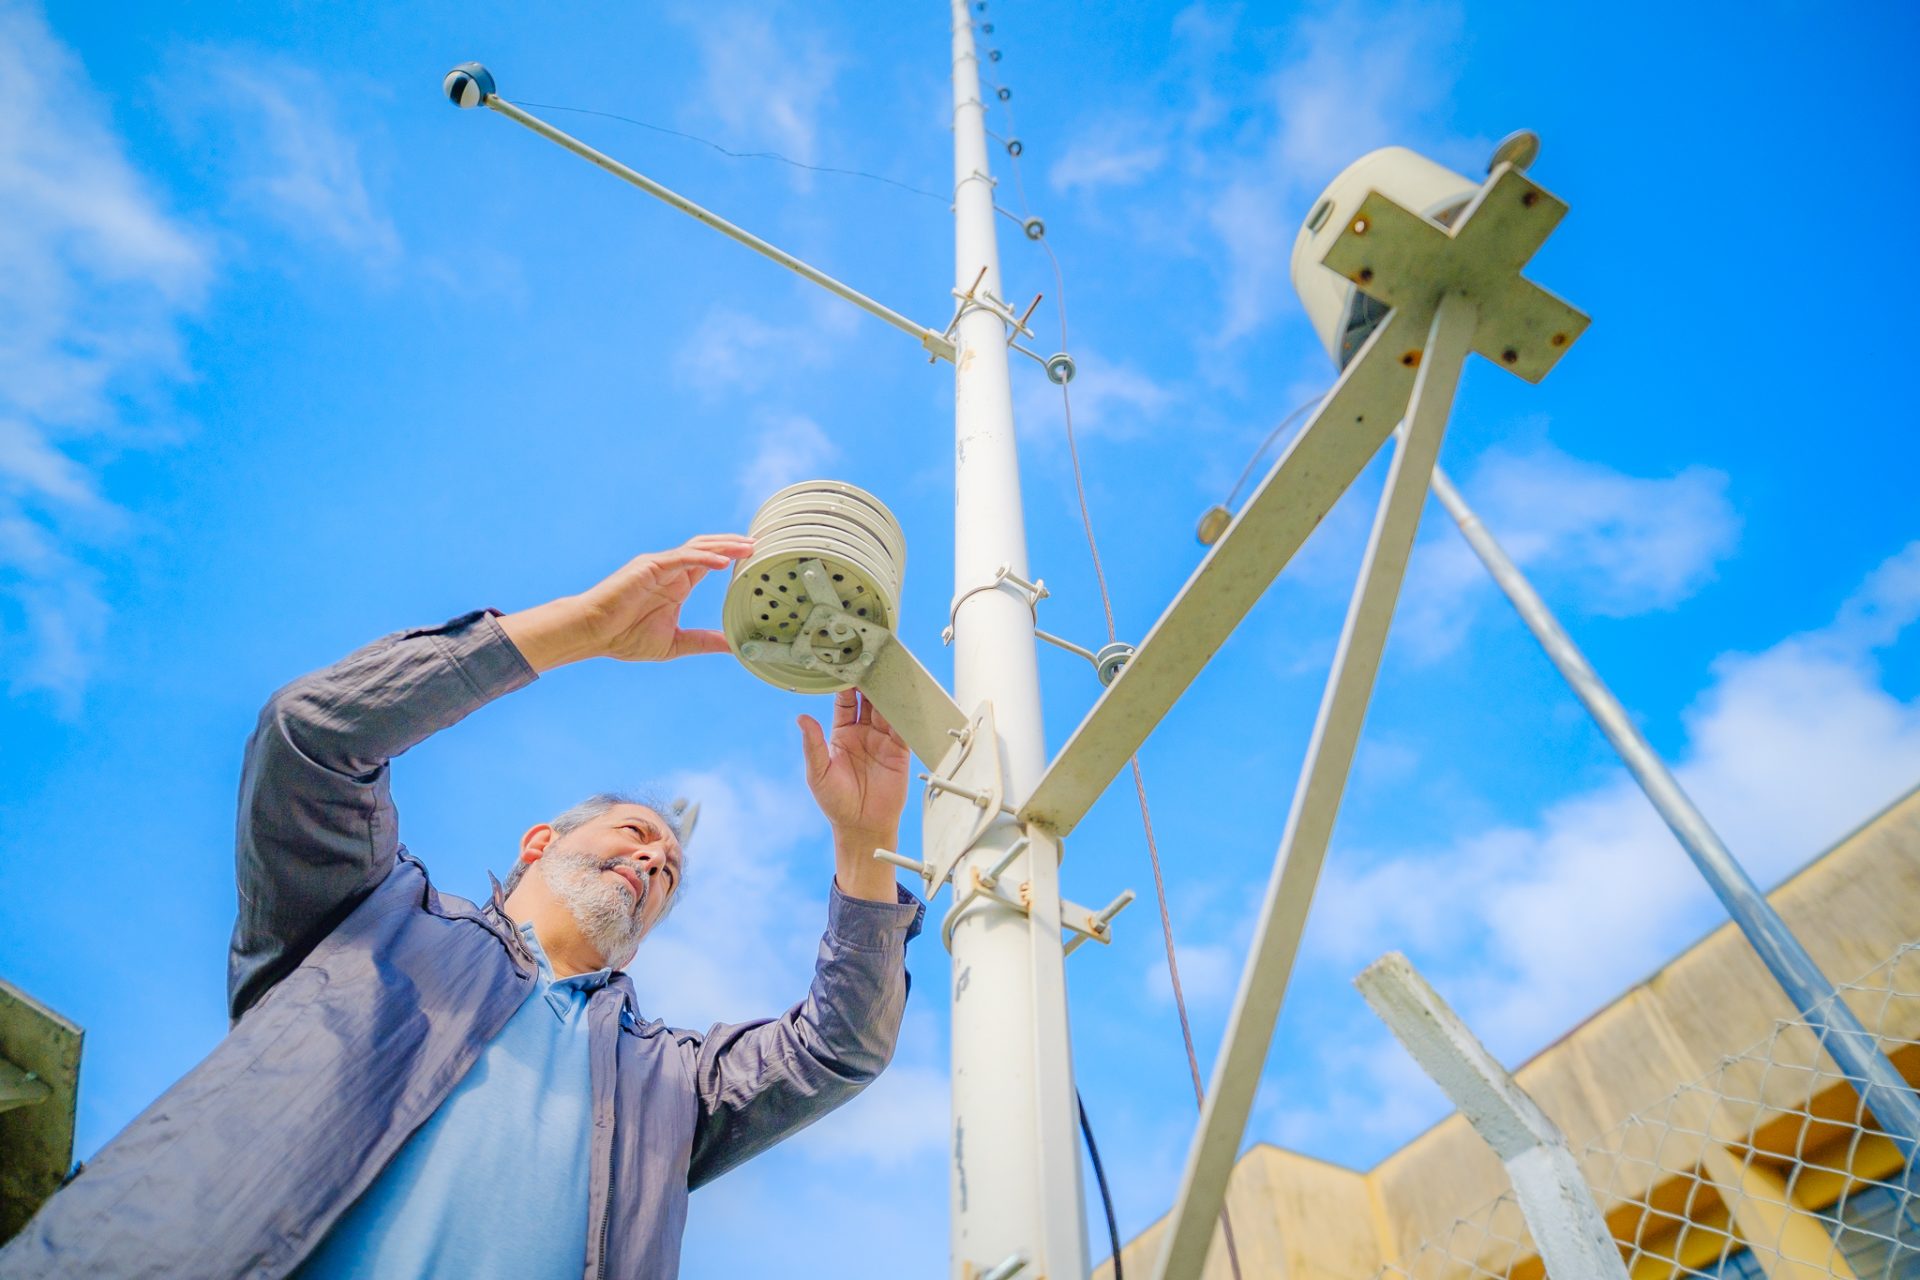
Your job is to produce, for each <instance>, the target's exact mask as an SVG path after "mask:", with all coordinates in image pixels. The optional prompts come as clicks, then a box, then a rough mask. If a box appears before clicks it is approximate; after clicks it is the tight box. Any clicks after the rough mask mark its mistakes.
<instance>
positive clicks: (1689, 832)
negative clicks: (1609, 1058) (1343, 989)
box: [1433, 467, 1920, 1164]
mask: <svg viewBox="0 0 1920 1280" xmlns="http://www.w3.org/2000/svg"><path fill="white" fill-rule="evenodd" d="M1433 492H1434V496H1436V497H1437V498H1439V499H1440V505H1441V506H1443V507H1445V508H1446V509H1447V514H1448V515H1450V516H1452V517H1453V521H1454V523H1455V524H1457V525H1459V526H1460V532H1461V533H1462V534H1463V535H1465V537H1466V539H1467V545H1468V546H1470V547H1472V548H1473V551H1474V554H1475V555H1477V556H1479V557H1480V563H1482V564H1484V565H1485V566H1486V567H1487V572H1488V573H1490V574H1492V575H1493V580H1494V581H1495V582H1496V583H1498V584H1499V586H1500V590H1502V591H1503V592H1505V593H1506V596H1507V599H1508V600H1509V601H1511V602H1512V603H1513V607H1514V609H1515V611H1517V612H1518V613H1519V615H1520V619H1521V621H1523V622H1525V623H1526V624H1527V630H1529V631H1531V632H1532V633H1533V638H1534V639H1535V640H1537V641H1539V642H1540V647H1541V648H1542V649H1544V650H1546V653H1547V657H1548V658H1549V659H1550V660H1551V661H1552V662H1553V665H1554V666H1555V668H1557V669H1558V670H1559V672H1560V675H1561V676H1562V678H1564V679H1565V680H1566V682H1567V685H1568V687H1569V688H1571V689H1572V690H1573V695H1574V697H1576V698H1578V699H1580V703H1581V705H1582V706H1584V707H1585V708H1586V709H1587V713H1588V714H1589V715H1591V716H1592V717H1593V719H1594V723H1595V724H1597V725H1599V726H1600V732H1601V733H1602V734H1604V735H1606V739H1607V741H1608V742H1609V743H1611V744H1612V746H1613V749H1614V751H1615V752H1617V753H1618V754H1619V756H1620V761H1621V763H1623V764H1625V765H1626V766H1627V771H1628V772H1629V773H1631V774H1632V775H1633V780H1634V781H1635V782H1637V783H1639V784H1640V790H1641V791H1643V792H1645V793H1646V797H1647V799H1648V801H1650V802H1651V803H1652V805H1653V807H1654V809H1655V810H1656V811H1657V812H1658V813H1659V814H1660V817H1661V819H1662V820H1663V821H1664V822H1665V823H1666V824H1667V826H1668V827H1669V828H1670V829H1671V830H1672V831H1673V834H1674V837H1675V838H1676V839H1677V840H1679V841H1680V847H1681V848H1683V849H1685V850H1686V852H1687V857H1689V858H1690V859H1692V860H1693V865H1694V866H1695V867H1697V868H1698V869H1699V871H1700V874H1701V875H1702V876H1704V877H1705V878H1706V881H1707V885H1708V887H1709V888H1711V889H1712V890H1713V892H1714V896H1715V897H1717V898H1719V899H1720V902H1721V904H1722V905H1723V906H1725V907H1726V909H1727V914H1728V915H1730V916H1732V917H1733V922H1734V923H1735V924H1736V925H1738V926H1739V927H1740V932H1741V933H1742V934H1744V935H1745V936H1746V939H1747V941H1748V942H1749V943H1751V944H1752V946H1753V949H1754V950H1755V951H1757V952H1758V953H1759V954H1760V959H1761V960H1762V961H1763V962H1764V963H1765V964H1766V966H1767V971H1768V972H1769V973H1771V974H1772V975H1773V979H1774V981H1775V982H1777V983H1779V984H1780V989H1781V990H1782V991H1784V992H1786V994H1787V998H1788V999H1789V1000H1791V1001H1792V1002H1793V1007H1794V1008H1795V1009H1798V1010H1799V1011H1800V1016H1801V1018H1802V1019H1804V1020H1805V1021H1806V1023H1807V1025H1808V1026H1809V1027H1811V1028H1812V1029H1813V1031H1814V1033H1815V1034H1816V1035H1817V1036H1818V1037H1819V1038H1820V1043H1821V1044H1822V1045H1824V1046H1825V1047H1826V1051H1827V1053H1828V1054H1830V1055H1831V1056H1832V1058H1833V1060H1834V1061H1835V1062H1836V1063H1838V1064H1839V1066H1840V1069H1841V1070H1842V1071H1844V1072H1845V1073H1846V1074H1847V1075H1848V1076H1849V1077H1851V1078H1852V1079H1853V1080H1854V1081H1855V1083H1856V1085H1857V1086H1858V1087H1859V1088H1860V1092H1861V1096H1862V1099H1863V1100H1864V1101H1865V1102H1866V1104H1867V1106H1868V1107H1869V1108H1870V1109H1871V1110H1872V1111H1873V1114H1874V1116H1875V1117H1876V1118H1877V1119H1878V1120H1879V1121H1880V1124H1881V1126H1882V1127H1883V1128H1885V1129H1886V1130H1887V1132H1888V1134H1889V1136H1891V1137H1892V1138H1894V1140H1895V1141H1896V1142H1897V1143H1898V1145H1899V1147H1900V1149H1901V1154H1902V1155H1903V1156H1904V1157H1905V1159H1906V1161H1907V1162H1908V1163H1909V1164H1911V1163H1913V1161H1914V1157H1915V1155H1916V1154H1917V1153H1920V1097H1916V1095H1915V1093H1914V1090H1913V1088H1912V1086H1910V1085H1909V1084H1907V1082H1906V1080H1905V1078H1904V1077H1902V1076H1901V1074H1900V1073H1899V1071H1897V1070H1896V1069H1895V1068H1894V1066H1893V1064H1892V1063H1890V1062H1888V1061H1887V1059H1886V1055H1884V1054H1882V1053H1881V1052H1880V1051H1879V1049H1878V1047H1877V1046H1876V1045H1875V1043H1874V1037H1873V1035H1872V1034H1871V1033H1870V1032H1868V1031H1867V1029H1866V1028H1865V1027H1863V1026H1862V1025H1860V1020H1859V1019H1858V1018H1857V1017H1855V1016H1854V1013H1853V1010H1851V1009H1849V1008H1848V1007H1847V1004H1846V1002H1845V1001H1844V1000H1842V999H1840V997H1839V996H1838V995H1837V994H1836V993H1835V992H1834V989H1833V984H1832V983H1831V982H1828V981H1827V976H1826V975H1825V974H1824V973H1822V972H1820V967H1819V966H1818V965H1816V964H1815V963H1814V961H1813V957H1812V956H1811V955H1809V954H1808V953H1807V949H1806V947H1805V946H1803V945H1801V942H1800V939H1799V938H1797V937H1795V936H1794V933H1793V931H1792V930H1791V929H1789V928H1787V924H1786V921H1784V920H1782V919H1781V918H1780V913H1779V912H1777V911H1775V910H1774V909H1773V904H1772V903H1770V902H1768V901H1767V896H1766V894H1764V893H1762V892H1761V891H1760V887H1759V886H1758V885H1756V884H1755V883H1754V882H1753V877H1752V876H1750V875H1748V874H1747V869H1746V868H1745V867H1743V866H1741V865H1740V862H1739V860H1738V859H1736V858H1735V857H1734V856H1733V854H1732V852H1731V851H1729V850H1728V848H1727V846H1726V845H1725V844H1724V843H1722V842H1721V839H1720V836H1719V834H1718V833H1716V832H1715V831H1714V829H1713V827H1712V826H1711V825H1709V824H1708V822H1707V819H1706V817H1705V815H1703V814H1702V813H1701V812H1700V810H1699V809H1698V808H1697V807H1696V806H1695V805H1694V803H1693V800H1692V799H1691V798H1690V797H1689V796H1688V795H1687V793H1686V792H1685V791H1684V790H1682V789H1681V787H1680V783H1679V781H1678V780H1677V779H1676V778H1675V777H1674V776H1673V773H1672V771H1670V770H1669V769H1668V768H1667V766H1666V764H1665V763H1664V762H1663V761H1662V760H1661V759H1660V757H1659V756H1658V755H1657V754H1655V752H1654V750H1653V747H1652V746H1651V745H1649V744H1648V742H1647V740H1646V738H1645V737H1643V736H1642V735H1641V733H1640V730H1639V729H1638V728H1636V727H1635V726H1634V723H1633V720H1632V718H1631V717H1629V716H1628V715H1627V711H1626V708H1625V707H1623V706H1621V705H1620V700H1619V699H1618V698H1616V697H1614V696H1613V691H1612V690H1610V689H1608V688H1607V686H1606V684H1605V683H1604V682H1603V681H1602V680H1601V679H1600V676H1599V674H1598V673H1596V672H1595V671H1594V669H1593V667H1592V666H1591V665H1590V664H1589V663H1588V662H1587V659H1586V657H1585V655H1583V654H1582V653H1581V652H1580V650H1579V649H1578V648H1577V647H1576V646H1575V645H1574V643H1573V640H1572V638H1571V637H1569V636H1568V635H1567V633H1566V630H1565V629H1564V628H1563V627H1561V625H1560V623H1559V621H1558V620H1557V619H1556V618H1555V617H1554V616H1553V613H1552V612H1551V611H1550V610H1549V609H1548V608H1547V606H1546V603H1545V602H1544V601H1543V600H1541V599H1540V594H1539V593H1538V592H1537V591H1535V590H1534V589H1533V585H1532V584H1531V583H1529V582H1528V581H1527V579H1526V576H1525V575H1524V574H1522V573H1521V572H1520V569H1519V567H1518V566H1517V565H1515V564H1514V563H1513V561H1512V560H1511V559H1509V558H1508V556H1507V553H1506V552H1505V551H1504V550H1503V549H1502V548H1501V546H1500V544H1499V543H1498V542H1496V541H1495V540H1494V537H1493V535H1492V534H1490V533H1488V532H1487V529H1486V526H1485V525H1483V524H1481V523H1480V518H1479V517H1478V516H1476V515H1474V513H1473V510H1472V508H1470V507H1468V506H1467V504H1466V502H1465V501H1464V500H1463V499H1462V498H1461V497H1460V492H1459V490H1457V489H1455V488H1454V487H1453V484H1452V482H1451V481H1449V480H1448V479H1447V476H1446V473H1445V472H1443V471H1441V470H1440V469H1439V468H1437V467H1436V468H1435V469H1434V472H1433Z"/></svg>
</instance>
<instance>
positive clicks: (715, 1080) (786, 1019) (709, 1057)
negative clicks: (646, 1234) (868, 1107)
mask: <svg viewBox="0 0 1920 1280" xmlns="http://www.w3.org/2000/svg"><path fill="white" fill-rule="evenodd" d="M898 894H899V897H898V900H897V901H896V902H890V903H889V902H870V901H867V900H865V899H861V898H850V897H848V896H847V895H845V894H843V893H841V892H840V888H839V886H838V885H835V886H834V888H833V893H832V899H831V901H830V903H829V904H828V908H827V931H826V934H825V935H824V936H823V937H822V938H821V939H820V950H819V953H818V958H817V959H816V961H815V964H814V973H813V983H812V986H811V987H810V988H809V989H808V991H807V997H806V999H804V1000H802V1001H801V1002H800V1003H799V1004H797V1005H795V1006H794V1007H793V1008H791V1009H789V1010H788V1011H787V1012H786V1013H785V1014H783V1015H781V1016H780V1017H778V1018H770V1019H766V1020H764V1021H759V1022H743V1023H735V1024H733V1025H719V1026H715V1027H714V1028H713V1029H712V1030H711V1031H709V1032H708V1033H707V1034H706V1035H705V1036H704V1037H699V1038H696V1039H695V1040H694V1041H693V1044H694V1047H695V1050H696V1056H695V1064H694V1068H695V1072H696V1080H695V1085H696V1089H697V1091H698V1094H699V1105H700V1114H699V1117H698V1119H697V1121H696V1125H695V1131H694V1142H693V1155H692V1161H691V1164H690V1166H689V1169H688V1176H687V1181H688V1185H689V1186H693V1187H698V1186H700V1185H702V1184H703V1183H707V1182H711V1181H712V1180H713V1179H715V1178H717V1177H719V1176H720V1175H721V1174H723V1173H725V1172H726V1171H727V1170H728V1169H731V1168H733V1167H734V1166H735V1165H737V1164H739V1163H740V1162H742V1161H743V1160H746V1159H749V1158H750V1157H752V1156H754V1155H757V1154H758V1153H759V1152H761V1151H764V1150H766V1149H767V1148H768V1147H770V1146H772V1145H773V1144H774V1143H776V1142H778V1141H779V1140H780V1139H782V1138H784V1137H786V1136H787V1135H788V1134H791V1133H794V1132H797V1131H798V1130H800V1129H803V1128H805V1127H806V1126H807V1125H809V1124H811V1123H812V1122H813V1121H815V1120H817V1119H819V1118H820V1117H821V1116H823V1115H825V1114H826V1113H827V1112H829V1111H831V1110H833V1109H834V1108H835V1107H837V1106H839V1105H840V1104H841V1103H843V1102H846V1101H847V1100H848V1099H850V1098H852V1097H853V1096H854V1095H855V1094H857V1093H859V1092H860V1090H861V1089H863V1088H865V1087H866V1086H867V1085H868V1084H869V1083H870V1082H872V1080H873V1079H874V1077H876V1076H878V1075H879V1074H880V1072H881V1070H882V1069H884V1068H885V1067H886V1065H887V1063H888V1062H889V1061H890V1060H891V1059H892V1057H893V1050H894V1046H895V1044H896V1043H897V1042H898V1041H899V1038H900V1019H901V1016H902V1014H903V1013H904V1012H905V1009H906V1002H907V972H906V948H907V943H908V942H909V941H910V940H912V939H913V938H914V937H915V936H917V935H918V934H919V932H920V925H921V922H922V920H923V919H924V918H925V916H926V906H925V904H923V903H922V902H921V901H920V900H919V899H918V898H916V897H915V896H914V895H913V894H911V893H909V892H907V890H905V889H900V890H899V891H898Z"/></svg>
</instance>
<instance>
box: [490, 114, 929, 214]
mask: <svg viewBox="0 0 1920 1280" xmlns="http://www.w3.org/2000/svg"><path fill="white" fill-rule="evenodd" d="M514 102H515V103H516V104H517V105H519V106H522V107H537V108H538V109H540V110H541V111H571V112H573V113H574V114H575V115H581V116H599V117H600V118H601V119H603V120H618V121H619V122H620V123H622V124H631V125H637V126H639V127H640V128H642V129H651V130H653V131H654V132H655V133H664V134H668V135H670V136H672V137H675V138H685V139H686V140H687V141H688V142H697V143H699V144H700V145H701V146H705V147H712V148H713V149H714V150H715V151H718V152H719V153H720V154H721V155H723V156H730V157H732V158H733V159H735V160H778V161H779V162H780V163H781V164H790V165H792V166H793V167H794V168H796V169H805V170H807V171H809V172H811V173H838V174H843V175H845V176H846V177H849V178H866V179H869V180H871V181H873V182H884V183H886V184H887V185H888V186H890V187H898V188H900V189H901V190H902V191H911V192H913V194H915V195H917V196H925V197H927V199H929V200H938V201H939V202H940V203H941V204H951V203H952V200H951V199H950V198H948V197H947V196H943V195H941V194H940V193H939V192H937V191H928V190H927V189H926V188H924V187H915V186H910V185H908V184H907V183H904V182H896V181H894V180H893V179H892V178H886V177H882V176H881V175H879V174H877V173H868V172H867V171H866V170H865V169H836V168H834V167H833V166H832V165H825V164H808V163H807V162H806V161H804V160H795V159H793V158H792V157H791V156H783V155H781V154H780V153H779V152H778V151H735V150H733V149H732V148H730V147H723V146H721V145H720V144H719V143H717V142H715V141H714V140H713V139H711V138H703V137H701V136H700V135H699V134H697V133H682V132H681V131H680V130H678V129H669V128H667V127H666V126H665V125H663V124H651V123H649V122H648V121H645V120H636V119H634V118H633V117H632V116H623V115H617V114H615V113H614V112H611V111H595V110H594V109H593V108H591V107H563V106H561V105H560V104H559V103H557V102H528V101H526V100H525V99H522V98H515V99H514Z"/></svg>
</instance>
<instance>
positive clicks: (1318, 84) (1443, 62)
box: [1190, 4, 1461, 343]
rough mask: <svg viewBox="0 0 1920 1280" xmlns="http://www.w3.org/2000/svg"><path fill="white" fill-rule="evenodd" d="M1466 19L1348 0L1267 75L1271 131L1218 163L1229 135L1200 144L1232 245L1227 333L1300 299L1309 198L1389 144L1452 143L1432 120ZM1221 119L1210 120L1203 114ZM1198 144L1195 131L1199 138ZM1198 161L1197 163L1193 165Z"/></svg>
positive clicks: (1300, 30) (1222, 239) (1205, 188)
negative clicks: (1298, 239)
mask: <svg viewBox="0 0 1920 1280" xmlns="http://www.w3.org/2000/svg"><path fill="white" fill-rule="evenodd" d="M1460 26H1461V20H1460V16H1459V14H1458V13H1457V12H1456V10H1455V8H1454V7H1453V6H1452V5H1412V4H1400V5H1391V6H1387V7H1385V8H1383V9H1380V10H1376V11H1373V12H1362V11H1360V10H1358V9H1355V8H1353V7H1351V6H1341V7H1339V8H1336V9H1333V10H1331V11H1329V12H1326V13H1323V14H1321V15H1319V16H1316V17H1313V18H1309V19H1307V20H1305V21H1302V22H1301V23H1299V24H1298V25H1297V26H1296V27H1295V28H1294V31H1293V52H1292V56H1291V57H1290V58H1288V59H1287V60H1286V61H1285V63H1284V64H1283V65H1281V66H1280V67H1278V68H1276V69H1275V71H1274V72H1273V73H1272V75H1271V76H1270V77H1269V79H1268V81H1267V86H1266V91H1265V95H1264V97H1265V101H1264V103H1263V104H1262V110H1261V112H1260V113H1259V116H1258V117H1257V118H1260V119H1261V120H1262V122H1263V126H1264V128H1265V135H1264V140H1263V142H1262V144H1261V145H1260V146H1258V147H1257V148H1255V149H1254V151H1253V152H1252V154H1250V155H1247V156H1246V157H1245V158H1244V159H1242V160H1240V161H1239V162H1237V163H1234V162H1228V163H1226V164H1220V163H1219V162H1218V160H1217V154H1218V151H1219V150H1220V144H1219V140H1217V139H1215V140H1213V141H1212V142H1211V143H1210V144H1209V145H1207V146H1205V147H1200V146H1197V145H1196V147H1195V151H1196V157H1195V163H1196V164H1197V163H1198V160H1199V153H1205V155H1206V160H1207V163H1206V164H1204V165H1203V166H1200V167H1201V169H1202V172H1203V173H1204V174H1205V176H1207V177H1211V178H1213V179H1214V180H1213V181H1212V182H1210V183H1204V184H1202V191H1201V194H1202V197H1203V198H1202V200H1201V202H1200V205H1199V207H1200V208H1201V209H1202V210H1204V216H1205V220H1206V222H1207V224H1208V226H1209V227H1210V229H1211V231H1212V233H1213V234H1214V236H1215V237H1216V238H1217V240H1218V241H1219V243H1220V246H1221V248H1222V249H1223V250H1224V258H1223V261H1222V262H1221V264H1220V275H1221V278H1222V281H1223V284H1224V292H1225V297H1224V300H1223V315H1222V318H1221V325H1220V329H1219V331H1218V333H1217V335H1216V338H1217V340H1218V341H1220V342H1223V343H1224V342H1229V341H1232V340H1234V339H1236V338H1239V337H1243V336H1244V335H1246V334H1248V333H1251V332H1252V331H1253V330H1255V329H1256V328H1258V327H1259V326H1260V325H1261V324H1263V323H1264V322H1265V321H1266V320H1267V319H1268V318H1270V317H1271V316H1272V315H1273V314H1274V312H1275V310H1276V309H1278V308H1280V307H1290V306H1292V305H1293V288H1292V285H1291V283H1290V282H1289V280H1288V278H1287V259H1288V257H1289V255H1290V254H1291V253H1292V250H1293V238H1294V233H1295V231H1296V230H1297V229H1298V222H1299V219H1300V218H1301V217H1302V216H1303V215H1304V214H1305V212H1306V207H1307V202H1308V201H1309V200H1310V199H1311V198H1312V197H1313V196H1314V195H1315V194H1317V193H1318V192H1319V191H1320V190H1321V189H1322V188H1323V187H1324V186H1325V185H1326V183H1327V182H1328V181H1330V180H1331V179H1332V178H1333V176H1334V175H1335V174H1336V173H1338V172H1339V171H1340V170H1341V169H1343V168H1345V167H1346V166H1347V165H1348V164H1349V163H1351V162H1352V161H1354V160H1356V159H1358V158H1359V157H1360V156H1361V155H1363V154H1365V153H1366V152H1368V151H1371V150H1373V149H1374V148H1376V147H1381V146H1386V145H1388V144H1391V143H1397V144H1400V145H1413V146H1417V147H1422V148H1423V149H1425V150H1428V151H1429V152H1432V151H1435V150H1438V151H1441V152H1442V155H1441V156H1440V158H1441V159H1443V160H1444V159H1446V158H1447V156H1446V154H1445V153H1446V152H1448V151H1450V150H1456V149H1457V147H1454V146H1450V145H1448V140H1445V139H1440V138H1435V137H1433V136H1432V130H1431V128H1430V126H1428V125H1427V124H1426V117H1427V115H1428V113H1429V112H1430V111H1431V109H1432V108H1433V107H1435V106H1436V105H1437V104H1439V103H1440V102H1442V101H1444V100H1445V98H1446V97H1447V95H1448V94H1449V93H1450V92H1451V90H1452V87H1453V83H1454V77H1455V74H1456V66H1455V55H1454V54H1453V48H1454V46H1455V42H1456V37H1457V33H1458V31H1459V28H1460ZM1202 119H1205V120H1208V121H1209V122H1211V117H1210V116H1207V117H1202ZM1196 141H1197V140H1196ZM1190 167H1193V166H1191V165H1190Z"/></svg>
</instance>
